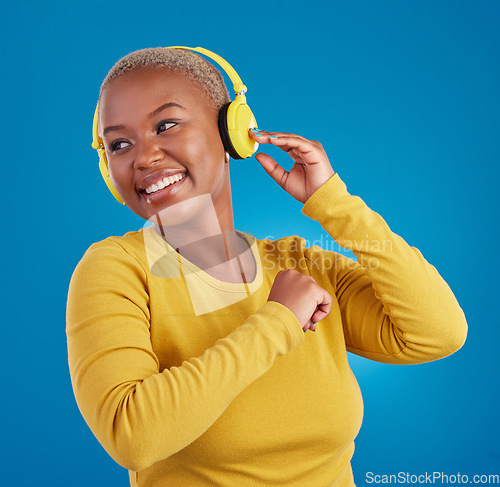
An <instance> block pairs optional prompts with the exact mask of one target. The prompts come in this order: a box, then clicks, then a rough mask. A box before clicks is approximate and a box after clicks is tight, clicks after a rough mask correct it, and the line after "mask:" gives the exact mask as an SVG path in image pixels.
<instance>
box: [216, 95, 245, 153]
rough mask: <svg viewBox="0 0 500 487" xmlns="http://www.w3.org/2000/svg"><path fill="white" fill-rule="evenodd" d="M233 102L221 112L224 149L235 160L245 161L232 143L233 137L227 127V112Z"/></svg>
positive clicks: (220, 126)
mask: <svg viewBox="0 0 500 487" xmlns="http://www.w3.org/2000/svg"><path fill="white" fill-rule="evenodd" d="M231 103H232V102H229V103H226V104H225V105H223V106H222V108H221V109H220V111H219V133H220V138H221V140H222V143H223V144H224V149H226V152H227V153H228V154H229V155H230V156H231V157H232V158H233V159H243V157H241V156H240V155H239V154H238V153H237V152H236V149H235V148H234V146H233V144H232V143H231V137H230V136H229V130H228V127H227V110H228V108H229V105H231Z"/></svg>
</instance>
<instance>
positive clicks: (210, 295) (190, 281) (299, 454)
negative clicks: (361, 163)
mask: <svg viewBox="0 0 500 487" xmlns="http://www.w3.org/2000/svg"><path fill="white" fill-rule="evenodd" d="M302 212H303V213H304V214H305V215H307V216H309V217H311V218H313V219H314V220H317V221H319V222H320V223H321V225H322V226H323V228H324V229H325V230H326V231H327V232H328V233H329V234H330V235H331V236H332V237H333V238H334V239H335V240H336V241H337V243H338V244H340V245H341V246H342V247H344V248H349V249H351V250H352V251H353V252H354V254H355V255H356V256H357V258H358V263H356V262H354V261H353V260H351V259H348V258H346V257H343V256H341V255H340V254H337V253H334V252H332V251H327V250H323V249H321V248H320V247H318V246H315V245H313V246H311V247H308V248H306V247H305V243H306V242H305V240H304V239H302V238H300V237H297V236H291V237H287V238H282V239H279V240H275V241H272V240H269V239H262V240H259V239H255V238H253V237H252V236H251V235H249V234H246V233H242V232H240V235H242V236H244V238H246V239H247V241H248V242H249V243H250V244H251V249H252V252H253V255H254V257H255V259H256V263H257V275H256V277H255V279H254V281H253V282H251V283H248V284H242V283H240V284H238V283H224V282H221V281H219V280H217V279H215V278H213V277H212V276H210V275H209V274H207V273H206V272H204V271H202V270H200V269H198V268H197V267H196V266H194V265H193V264H192V263H190V262H189V261H187V260H186V259H184V258H183V257H181V256H179V254H178V253H176V252H175V251H174V250H173V249H172V248H171V247H170V246H169V245H168V244H167V243H166V242H164V241H163V240H162V239H161V238H160V237H159V236H158V235H157V234H156V233H155V232H154V230H153V228H152V227H150V228H148V229H146V230H140V231H138V232H130V233H127V234H126V235H124V236H123V237H109V238H107V239H105V240H103V241H102V242H98V243H95V244H93V245H92V246H91V247H90V248H89V249H88V250H87V252H86V253H85V255H84V256H83V258H82V260H81V261H80V263H79V264H78V266H77V268H76V270H75V272H74V274H73V277H72V279H71V283H70V288H69V295H68V308H67V338H68V355H69V368H70V373H71V380H72V384H73V389H74V393H75V397H76V401H77V404H78V407H79V409H80V411H81V413H82V415H83V417H84V419H85V421H86V422H87V424H88V425H89V427H90V428H91V430H92V432H93V433H94V435H95V436H96V437H97V439H98V440H99V442H100V443H101V444H102V446H103V447H104V448H105V449H106V451H107V452H108V453H109V454H110V455H111V456H112V457H113V458H114V459H115V460H116V461H117V462H118V463H119V464H120V465H122V466H123V467H125V468H127V469H129V475H130V483H131V485H132V486H140V487H146V486H147V487H152V486H155V487H156V486H162V487H163V486H176V487H178V486H189V487H191V486H214V485H217V486H227V487H234V486H239V487H244V486H252V487H256V486H277V485H280V486H300V487H307V486H311V487H323V486H325V487H326V486H330V485H338V486H348V485H349V486H352V485H354V481H353V476H352V470H351V465H350V460H351V457H352V454H353V451H354V438H355V437H356V434H357V433H358V431H359V428H360V425H361V420H362V411H363V403H362V398H361V394H360V391H359V388H358V385H357V382H356V379H355V378H354V375H353V373H352V371H351V369H350V368H349V364H348V361H347V354H346V350H347V351H350V352H353V353H355V354H358V355H361V356H363V357H367V358H370V359H373V360H377V361H379V362H386V363H393V364H410V363H419V362H427V361H431V360H436V359H438V358H442V357H445V356H447V355H449V354H451V353H453V352H455V351H456V350H458V349H459V348H460V347H461V346H462V344H463V343H464V341H465V337H466V334H467V323H466V320H465V317H464V314H463V311H462V309H461V308H460V306H459V305H458V303H457V301H456V299H455V297H454V295H453V293H452V292H451V290H450V288H449V287H448V285H447V284H446V283H445V282H444V280H443V279H442V278H441V277H440V276H439V274H438V272H437V271H436V269H435V268H434V267H433V266H432V265H430V264H429V263H428V262H427V261H426V260H425V259H424V258H423V257H422V254H421V253H420V252H419V250H417V249H416V248H414V247H410V246H409V245H408V244H407V243H406V242H405V241H404V240H403V239H402V238H401V237H399V236H398V235H396V234H394V233H392V232H391V230H390V229H389V227H388V225H387V224H386V222H385V221H384V220H383V219H382V218H381V217H380V215H378V214H377V213H375V212H373V211H372V210H370V209H369V208H368V207H367V206H366V205H365V203H364V202H363V201H362V200H361V199H360V198H359V197H357V196H353V195H350V194H349V193H348V192H347V189H346V186H345V184H344V183H343V182H342V180H341V179H340V177H339V175H338V174H335V175H334V176H333V177H332V178H330V179H329V180H328V181H327V182H326V183H325V184H323V185H322V186H321V187H320V188H319V189H318V190H317V191H316V192H315V193H314V194H313V195H311V197H310V198H309V199H308V200H307V201H306V203H305V204H304V206H303V209H302ZM172 257H173V259H172ZM172 263H174V264H173V265H172ZM292 266H295V268H296V269H297V270H299V271H301V272H304V273H308V274H311V275H312V276H313V277H314V278H315V279H316V281H317V282H318V284H319V285H320V286H322V287H323V288H325V289H326V290H327V291H328V292H329V293H330V294H331V295H332V296H333V297H334V298H336V299H334V303H333V306H332V309H331V312H330V314H329V316H328V317H327V318H326V319H324V320H322V321H321V322H319V323H318V325H317V331H316V332H315V333H314V332H311V331H309V332H307V333H304V332H303V331H302V329H301V327H300V325H299V322H298V320H297V318H296V317H295V316H294V314H293V313H292V312H291V311H290V310H289V309H288V308H286V307H285V306H283V305H282V304H280V303H277V302H268V301H267V298H268V295H269V291H270V289H271V286H272V284H273V281H274V277H275V275H276V274H277V273H278V271H279V270H281V269H286V268H289V267H292Z"/></svg>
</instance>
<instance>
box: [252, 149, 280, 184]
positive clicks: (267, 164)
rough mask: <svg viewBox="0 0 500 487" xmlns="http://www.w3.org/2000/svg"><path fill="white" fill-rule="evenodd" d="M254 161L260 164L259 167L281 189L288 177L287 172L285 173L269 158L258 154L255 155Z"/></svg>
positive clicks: (260, 153)
mask: <svg viewBox="0 0 500 487" xmlns="http://www.w3.org/2000/svg"><path fill="white" fill-rule="evenodd" d="M255 159H257V160H258V161H259V162H260V165H261V166H262V167H263V168H264V170H265V171H266V172H267V174H269V176H271V177H272V178H273V179H274V180H275V181H276V182H277V183H278V184H279V185H280V186H281V187H282V188H283V189H285V183H286V180H287V177H288V172H287V171H285V170H284V169H283V168H282V167H281V166H280V165H279V164H278V163H277V162H276V161H275V160H274V159H273V158H272V157H271V156H268V155H267V154H264V153H262V152H259V153H258V154H255Z"/></svg>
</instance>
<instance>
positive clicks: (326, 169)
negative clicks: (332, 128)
mask: <svg viewBox="0 0 500 487" xmlns="http://www.w3.org/2000/svg"><path fill="white" fill-rule="evenodd" d="M248 133H249V135H250V138H252V139H253V140H255V141H257V142H258V143H259V144H271V145H275V146H277V147H279V148H280V149H282V150H284V151H285V152H288V155H289V156H290V157H291V158H292V159H293V161H294V162H295V164H294V165H293V167H292V168H291V169H290V172H287V171H285V170H284V169H283V168H282V167H281V166H280V165H279V164H278V163H277V162H276V161H275V160H274V159H273V158H272V157H271V156H268V155H267V154H263V153H262V152H259V153H257V154H256V155H255V158H256V159H257V160H258V161H259V162H260V164H261V165H262V167H263V168H264V169H265V171H266V172H267V173H268V174H269V175H270V176H271V177H272V178H273V179H274V180H275V181H276V182H277V183H278V184H279V185H280V186H281V187H282V188H283V189H284V190H285V191H286V192H287V193H289V194H290V195H292V196H293V197H294V198H295V199H296V200H298V201H300V202H301V203H305V202H306V201H307V199H308V198H309V197H310V196H311V195H312V194H313V193H314V192H315V191H316V190H317V189H318V188H319V187H320V186H321V185H323V184H324V183H326V181H328V179H330V178H331V177H332V176H333V175H334V174H335V171H334V170H333V169H332V166H331V164H330V161H329V160H328V157H327V155H326V153H325V150H324V149H323V146H322V145H321V144H320V143H319V142H316V141H314V140H307V139H304V137H301V136H300V135H294V134H285V133H281V132H266V131H263V130H258V129H250V130H249V131H248Z"/></svg>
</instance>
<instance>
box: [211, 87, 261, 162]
mask: <svg viewBox="0 0 500 487" xmlns="http://www.w3.org/2000/svg"><path fill="white" fill-rule="evenodd" d="M244 100H245V98H244V97H242V98H240V97H239V96H237V97H236V99H235V100H234V101H232V102H231V103H227V104H226V105H224V106H223V107H222V108H221V110H220V112H219V132H220V135H221V139H222V142H223V144H224V148H225V149H226V151H227V152H228V153H229V155H230V156H231V157H232V158H233V159H246V158H247V157H250V156H252V155H253V154H254V153H255V151H256V150H257V147H259V144H258V143H257V142H255V141H254V140H253V139H251V138H250V137H249V135H248V130H249V129H251V128H255V127H257V123H256V122H255V117H254V116H253V113H252V110H250V108H249V106H248V105H247V104H246V102H245V101H244Z"/></svg>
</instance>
